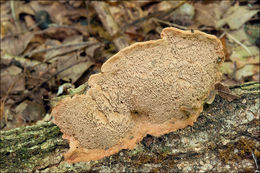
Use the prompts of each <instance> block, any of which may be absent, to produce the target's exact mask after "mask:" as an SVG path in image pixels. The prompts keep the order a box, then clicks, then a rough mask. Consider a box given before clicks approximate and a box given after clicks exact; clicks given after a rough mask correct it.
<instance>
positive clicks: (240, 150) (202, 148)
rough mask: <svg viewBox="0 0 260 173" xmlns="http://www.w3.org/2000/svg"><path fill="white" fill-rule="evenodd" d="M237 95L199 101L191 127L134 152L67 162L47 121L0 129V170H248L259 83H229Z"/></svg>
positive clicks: (255, 138)
mask: <svg viewBox="0 0 260 173" xmlns="http://www.w3.org/2000/svg"><path fill="white" fill-rule="evenodd" d="M231 90H232V92H234V93H235V94H236V95H239V96H240V98H239V99H235V100H233V101H232V102H228V101H227V100H225V99H223V98H221V97H219V96H217V97H216V99H215V101H214V102H213V103H212V104H211V105H205V108H204V111H203V113H201V115H200V117H199V118H198V120H197V122H196V123H195V124H194V126H193V127H187V128H185V129H182V130H178V131H176V132H173V133H170V134H167V135H164V136H161V137H158V138H156V137H151V136H147V137H146V138H145V139H144V140H143V141H142V142H141V143H140V144H139V145H138V146H137V147H136V148H135V149H134V150H131V151H128V150H123V151H121V152H119V153H118V154H116V155H113V156H111V157H107V158H104V159H102V160H100V161H90V162H85V163H76V164H68V163H66V162H64V159H63V154H64V153H65V152H66V151H67V150H68V144H67V142H66V141H65V140H63V139H62V138H61V135H62V134H61V133H60V131H59V128H58V127H57V126H56V125H54V124H53V123H51V122H44V123H40V124H37V125H33V126H27V127H22V128H16V129H13V130H9V131H1V137H0V157H1V158H0V170H1V172H21V171H26V172H32V171H36V172H38V171H39V172H65V171H67V172H68V171H69V172H72V171H74V172H84V171H89V170H96V171H104V172H107V171H117V172H126V171H131V172H132V171H139V172H144V171H152V172H158V171H159V172H162V171H163V172H164V171H170V172H178V171H181V172H188V171H190V172H194V171H196V172H198V171H213V172H227V171H231V170H232V171H235V172H237V171H239V172H244V171H249V172H254V171H256V170H257V167H258V166H259V165H257V159H259V157H260V156H259V155H260V154H259V153H260V144H259V127H258V126H259V103H260V99H259V94H260V83H256V82H251V83H246V84H243V85H240V86H236V87H232V88H231Z"/></svg>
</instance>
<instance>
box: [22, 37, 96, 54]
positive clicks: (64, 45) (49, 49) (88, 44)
mask: <svg viewBox="0 0 260 173" xmlns="http://www.w3.org/2000/svg"><path fill="white" fill-rule="evenodd" d="M92 44H93V43H89V41H86V42H82V43H75V44H71V43H69V44H63V45H59V46H53V47H51V48H46V49H40V50H34V51H32V52H29V53H27V54H25V55H24V56H29V57H30V56H32V55H33V54H36V53H43V52H48V51H51V50H54V49H61V48H66V47H72V46H81V45H86V46H90V45H92Z"/></svg>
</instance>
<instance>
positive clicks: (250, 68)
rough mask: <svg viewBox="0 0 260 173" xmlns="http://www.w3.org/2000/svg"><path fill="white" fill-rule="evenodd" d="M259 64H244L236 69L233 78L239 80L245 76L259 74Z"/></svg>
mask: <svg viewBox="0 0 260 173" xmlns="http://www.w3.org/2000/svg"><path fill="white" fill-rule="evenodd" d="M259 71H260V69H259V65H250V64H249V65H245V66H244V67H243V68H241V69H239V70H237V71H236V75H235V79H236V80H238V81H241V80H243V79H245V78H247V77H251V76H253V75H256V74H259Z"/></svg>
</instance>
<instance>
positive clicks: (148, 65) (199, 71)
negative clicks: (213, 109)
mask: <svg viewBox="0 0 260 173" xmlns="http://www.w3.org/2000/svg"><path fill="white" fill-rule="evenodd" d="M161 37H162V39H159V40H153V41H147V42H140V43H135V44H133V45H131V46H129V47H127V48H125V49H123V50H121V51H120V52H118V53H117V54H116V55H114V56H113V57H111V58H110V59H109V60H108V61H107V62H106V63H104V65H103V66H102V68H101V73H99V74H96V75H92V76H91V77H90V79H89V81H88V84H89V85H90V89H89V90H88V91H87V93H86V94H84V95H76V96H74V97H72V98H65V99H63V100H62V101H61V102H60V103H59V104H58V105H57V106H56V107H55V108H54V109H53V112H52V115H53V116H54V123H56V124H57V125H58V126H59V127H60V129H61V131H62V132H63V134H64V135H63V138H65V139H68V140H69V142H70V150H69V151H68V152H67V153H66V154H65V159H66V160H67V161H68V162H80V161H89V160H98V159H101V158H103V157H105V156H109V155H112V154H114V153H116V152H118V151H119V150H121V149H133V148H134V147H135V145H136V144H137V143H138V142H140V141H141V140H142V139H143V137H145V136H146V135H147V134H150V135H154V136H160V135H163V134H166V133H169V132H172V131H175V130H177V129H180V128H184V127H186V126H188V125H193V123H194V122H195V121H196V119H197V117H198V116H199V114H200V112H201V111H202V109H203V103H204V100H205V99H206V98H207V97H208V95H209V92H210V91H211V90H213V89H214V85H215V84H216V83H217V82H219V81H220V79H221V73H220V72H219V66H220V64H221V63H222V62H223V60H224V53H223V50H222V45H221V42H220V41H219V40H218V39H217V38H216V37H215V36H212V35H208V34H205V33H202V32H199V31H195V32H193V33H192V32H190V31H181V30H178V29H175V28H165V29H164V30H163V31H162V33H161Z"/></svg>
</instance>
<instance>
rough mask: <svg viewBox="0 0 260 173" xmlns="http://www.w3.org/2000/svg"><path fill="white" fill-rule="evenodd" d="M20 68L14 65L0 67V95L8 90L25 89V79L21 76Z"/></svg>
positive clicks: (3, 94)
mask: <svg viewBox="0 0 260 173" xmlns="http://www.w3.org/2000/svg"><path fill="white" fill-rule="evenodd" d="M21 73H22V70H21V69H20V68H19V67H16V66H14V65H12V66H10V67H7V68H5V69H1V80H0V83H1V85H0V86H1V87H0V95H1V97H3V96H5V95H6V94H7V92H8V90H10V92H18V91H23V90H24V89H25V80H24V77H22V76H21Z"/></svg>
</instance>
